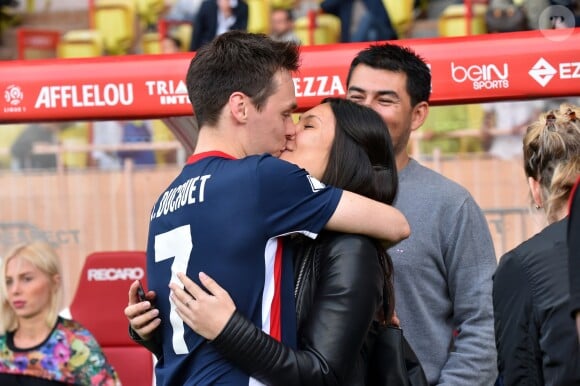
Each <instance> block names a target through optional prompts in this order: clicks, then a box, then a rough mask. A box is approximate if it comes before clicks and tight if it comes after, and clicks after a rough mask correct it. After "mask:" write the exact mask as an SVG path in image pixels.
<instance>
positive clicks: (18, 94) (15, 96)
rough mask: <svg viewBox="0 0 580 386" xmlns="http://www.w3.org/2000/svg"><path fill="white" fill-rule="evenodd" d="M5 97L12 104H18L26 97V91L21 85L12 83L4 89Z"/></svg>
mask: <svg viewBox="0 0 580 386" xmlns="http://www.w3.org/2000/svg"><path fill="white" fill-rule="evenodd" d="M4 99H5V100H6V102H8V104H10V105H11V106H18V105H19V104H20V102H22V99H24V93H23V92H22V90H21V89H20V87H18V86H15V85H13V84H11V85H10V86H8V87H6V90H5V91H4Z"/></svg>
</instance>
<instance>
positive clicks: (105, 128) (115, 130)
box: [92, 121, 123, 170]
mask: <svg viewBox="0 0 580 386" xmlns="http://www.w3.org/2000/svg"><path fill="white" fill-rule="evenodd" d="M122 138H123V127H122V125H121V122H119V121H96V122H94V123H93V141H92V142H93V145H97V146H99V145H104V146H109V145H118V144H120V143H121V142H122ZM92 156H93V159H94V160H95V163H96V164H97V166H98V167H99V168H100V169H105V170H112V169H113V170H114V169H120V168H121V161H120V160H119V156H118V155H117V151H116V150H112V149H97V150H93V152H92Z"/></svg>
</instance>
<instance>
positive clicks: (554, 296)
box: [493, 219, 580, 386]
mask: <svg viewBox="0 0 580 386" xmlns="http://www.w3.org/2000/svg"><path fill="white" fill-rule="evenodd" d="M566 226H567V220H566V219H564V220H561V221H559V222H556V223H554V224H552V225H550V226H548V227H546V228H545V229H544V230H543V231H542V232H540V233H538V234H537V235H536V236H534V237H532V238H531V239H529V240H527V241H525V242H524V243H522V244H520V245H519V246H518V247H516V248H515V249H513V250H512V251H510V252H508V253H507V254H505V255H504V256H503V257H502V258H501V260H500V262H499V266H498V267H497V270H496V273H495V276H494V279H493V306H494V316H495V336H496V344H497V353H498V367H499V372H500V376H502V377H503V381H504V383H503V384H504V385H506V386H512V385H538V386H539V385H545V386H556V385H558V386H570V385H580V350H579V346H578V336H577V334H576V326H575V324H574V320H573V319H571V318H570V313H569V299H570V295H569V287H568V280H567V278H568V248H567V246H566ZM576 274H577V273H576Z"/></svg>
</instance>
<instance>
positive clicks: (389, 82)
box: [346, 44, 497, 386]
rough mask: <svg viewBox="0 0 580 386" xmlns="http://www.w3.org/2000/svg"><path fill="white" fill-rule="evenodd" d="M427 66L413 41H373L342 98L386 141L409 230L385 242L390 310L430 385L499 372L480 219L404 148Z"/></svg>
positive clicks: (488, 249)
mask: <svg viewBox="0 0 580 386" xmlns="http://www.w3.org/2000/svg"><path fill="white" fill-rule="evenodd" d="M430 92H431V73H430V71H429V67H427V65H426V63H425V61H424V60H423V59H422V58H420V57H419V56H418V55H416V54H415V53H414V52H413V51H412V50H410V49H409V48H406V47H401V46H398V45H395V44H378V45H371V46H370V47H369V48H367V49H364V50H362V51H361V52H359V53H358V54H357V56H356V57H355V58H354V60H353V61H352V63H351V65H350V69H349V73H348V76H347V94H346V97H347V98H348V99H350V100H352V101H355V102H357V103H361V104H364V105H367V106H370V107H371V108H373V109H374V110H375V111H377V112H378V113H379V114H380V115H381V117H382V118H383V120H384V121H385V123H386V124H387V127H388V128H389V133H390V134H391V138H392V140H393V147H394V152H395V158H396V161H397V172H398V175H399V193H398V194H397V197H396V199H395V208H397V209H399V210H400V211H401V212H403V214H404V215H405V217H406V218H407V220H408V221H409V224H410V226H411V229H412V231H411V236H410V237H409V238H408V239H406V240H403V241H401V242H400V243H399V244H397V245H396V246H395V247H393V248H390V249H389V250H388V253H389V255H390V256H391V258H392V259H393V265H394V272H395V273H394V278H395V299H397V303H396V306H395V310H396V313H397V316H398V317H399V319H400V321H401V327H402V328H403V330H404V331H405V336H406V337H407V339H408V340H409V343H410V344H411V346H412V347H413V349H414V350H415V352H416V354H417V356H418V358H419V360H420V362H421V364H422V365H423V368H424V369H425V374H426V375H427V380H428V381H429V383H430V384H432V385H436V384H445V385H469V386H489V385H492V384H493V382H494V381H495V379H496V377H497V366H496V350H495V346H494V344H493V309H492V300H491V285H492V281H491V277H492V274H493V271H494V270H495V268H496V258H495V251H494V247H493V243H492V240H491V235H490V233H489V228H488V225H487V221H486V220H485V217H484V216H483V213H482V212H481V209H480V208H479V207H478V205H477V204H476V202H475V200H474V199H473V197H472V196H471V195H470V194H469V192H468V191H467V190H466V189H465V188H463V187H461V186H459V185H458V184H456V183H455V182H453V181H451V180H449V179H447V178H445V177H443V176H442V175H440V174H438V173H436V172H434V171H432V170H430V169H428V168H426V167H424V166H422V165H420V164H419V163H418V162H417V161H416V160H414V159H412V158H410V156H409V154H408V152H407V149H408V144H409V137H410V135H411V132H412V131H414V130H417V129H418V128H419V127H420V126H421V125H422V124H423V122H424V121H425V118H426V117H427V114H428V113H429V95H430Z"/></svg>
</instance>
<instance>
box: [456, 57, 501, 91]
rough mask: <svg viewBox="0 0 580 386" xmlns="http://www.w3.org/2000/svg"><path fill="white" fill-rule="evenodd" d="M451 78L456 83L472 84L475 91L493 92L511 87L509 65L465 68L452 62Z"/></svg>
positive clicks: (482, 65) (475, 65) (483, 65)
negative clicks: (466, 82) (467, 82)
mask: <svg viewBox="0 0 580 386" xmlns="http://www.w3.org/2000/svg"><path fill="white" fill-rule="evenodd" d="M451 77H452V78H453V80H454V81H455V82H456V83H463V82H465V81H469V82H471V83H472V85H473V89H474V90H483V89H485V90H493V89H498V88H508V87H509V86H510V83H509V67H508V64H507V63H504V64H503V66H502V65H499V66H497V65H495V64H481V65H477V64H474V65H472V66H468V67H465V66H461V65H457V64H455V63H454V62H451Z"/></svg>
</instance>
